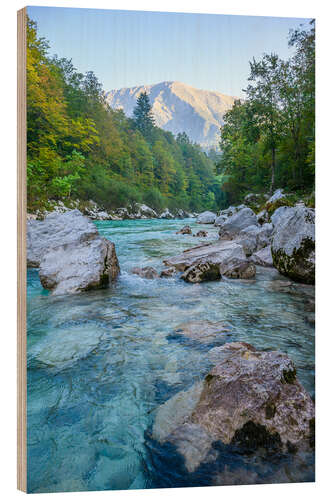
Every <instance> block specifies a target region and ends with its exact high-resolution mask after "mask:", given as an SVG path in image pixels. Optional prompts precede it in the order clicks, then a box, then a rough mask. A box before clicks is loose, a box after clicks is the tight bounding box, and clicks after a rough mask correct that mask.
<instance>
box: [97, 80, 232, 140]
mask: <svg viewBox="0 0 333 500" xmlns="http://www.w3.org/2000/svg"><path fill="white" fill-rule="evenodd" d="M144 91H146V92H147V94H148V95H149V97H150V102H151V104H152V109H153V114H154V117H155V120H156V125H158V126H159V127H161V128H163V129H164V130H169V131H170V132H172V133H173V134H175V135H177V134H178V132H186V133H187V135H188V136H189V138H190V139H191V140H192V141H194V142H196V143H198V144H200V145H201V146H202V147H203V148H205V149H208V148H210V147H216V146H217V145H218V142H219V138H220V127H221V125H222V124H223V115H224V113H225V112H226V111H228V110H229V109H230V108H231V107H232V105H233V103H234V101H235V99H237V98H236V97H231V96H228V95H224V94H221V93H220V92H213V91H209V90H200V89H196V88H194V87H191V86H190V85H186V84H185V83H181V82H161V83H157V84H155V85H142V86H139V87H131V88H122V89H119V90H110V91H109V92H106V100H107V102H108V103H109V104H110V106H111V107H112V108H114V109H123V110H124V113H125V114H126V115H127V116H132V114H133V109H134V106H135V104H136V100H137V98H138V96H139V95H140V94H141V92H144Z"/></svg>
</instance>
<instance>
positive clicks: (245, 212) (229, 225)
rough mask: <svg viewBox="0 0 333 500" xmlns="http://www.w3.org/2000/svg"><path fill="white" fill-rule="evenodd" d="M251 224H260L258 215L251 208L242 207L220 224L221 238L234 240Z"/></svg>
mask: <svg viewBox="0 0 333 500" xmlns="http://www.w3.org/2000/svg"><path fill="white" fill-rule="evenodd" d="M249 226H259V223H258V221H257V217H256V215H255V213H254V212H253V210H251V208H246V207H245V208H242V209H241V210H239V211H238V212H236V213H235V214H234V215H232V216H231V217H228V219H227V220H226V221H225V222H224V223H223V224H222V225H221V226H220V230H219V237H220V239H225V240H233V239H235V238H237V237H238V236H239V233H240V232H241V231H242V229H245V228H246V227H249Z"/></svg>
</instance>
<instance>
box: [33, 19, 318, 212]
mask: <svg viewBox="0 0 333 500" xmlns="http://www.w3.org/2000/svg"><path fill="white" fill-rule="evenodd" d="M288 43H289V45H290V47H292V48H293V49H294V50H293V55H292V57H291V58H290V59H289V60H287V61H283V60H280V59H279V57H278V56H277V55H276V54H265V55H264V56H263V57H262V59H261V60H259V61H256V60H253V61H252V62H250V75H249V79H248V80H249V84H248V87H247V88H246V99H244V100H238V101H236V102H235V104H234V106H233V108H232V109H231V110H230V111H229V112H227V114H226V115H225V124H224V126H223V127H222V128H221V141H220V149H221V151H220V152H216V151H213V150H212V151H210V152H209V153H207V152H204V151H202V150H201V148H200V146H199V145H197V144H194V143H192V142H191V141H190V139H189V138H188V136H187V135H186V133H182V134H178V135H177V137H175V136H174V135H173V134H172V133H171V132H167V131H164V130H162V129H161V128H159V127H157V126H156V125H155V123H154V118H153V115H152V112H151V105H150V102H149V97H148V96H147V94H145V93H143V94H141V95H140V97H139V98H138V101H137V105H136V108H135V110H134V113H133V116H132V117H131V118H128V117H126V116H125V114H124V113H123V111H122V110H113V109H111V108H110V107H109V106H108V105H107V103H106V101H105V97H104V91H103V87H102V85H101V83H100V82H99V81H98V79H97V78H96V76H95V75H94V73H93V72H91V71H88V72H87V73H85V74H82V73H80V72H78V71H77V70H76V68H75V67H74V65H73V62H72V61H71V60H68V59H64V58H59V57H58V56H56V55H53V56H51V55H50V52H49V51H50V46H49V43H48V41H47V40H46V39H44V38H42V37H39V36H38V32H37V25H36V23H35V22H34V21H33V20H31V19H29V18H28V19H27V203H28V210H29V211H36V210H37V209H47V207H48V204H49V200H51V199H52V200H63V201H65V202H66V201H69V200H74V199H79V200H81V201H82V202H84V201H88V200H94V201H95V202H97V203H98V204H99V205H100V206H102V207H105V208H106V209H114V208H118V207H121V206H129V205H131V204H133V203H135V202H143V203H146V204H147V205H148V206H150V207H152V208H154V209H155V210H163V209H164V208H165V207H168V208H169V209H170V210H173V209H176V208H177V209H180V208H181V209H185V210H191V211H202V210H215V211H216V210H218V209H219V208H224V207H225V206H226V205H227V204H230V203H236V202H239V201H241V200H242V198H243V197H244V195H245V194H247V193H249V192H256V193H267V192H272V191H273V190H274V189H275V188H278V187H279V188H285V189H287V190H288V191H290V192H295V193H298V194H303V193H311V192H312V191H313V189H314V177H315V165H314V164H315V125H314V123H315V118H314V108H315V104H314V101H315V62H314V57H315V30H314V23H313V22H311V24H310V27H308V28H307V29H303V27H300V28H299V29H298V30H294V31H293V32H291V33H290V37H289V40H288Z"/></svg>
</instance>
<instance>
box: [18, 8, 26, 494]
mask: <svg viewBox="0 0 333 500" xmlns="http://www.w3.org/2000/svg"><path fill="white" fill-rule="evenodd" d="M26 15H27V13H26V8H23V9H21V10H19V11H18V12H17V488H18V489H19V490H21V491H24V492H26V491H27V331H26V330H27V329H26V219H27V190H26V172H27V104H26V55H27V39H26V34H27V26H26Z"/></svg>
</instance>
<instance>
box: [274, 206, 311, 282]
mask: <svg viewBox="0 0 333 500" xmlns="http://www.w3.org/2000/svg"><path fill="white" fill-rule="evenodd" d="M272 257H273V264H274V266H275V267H276V268H277V270H278V271H279V272H280V273H281V274H284V275H285V276H288V277H289V278H292V279H294V280H296V281H300V282H302V283H308V284H314V282H315V214H314V210H312V209H311V208H306V207H304V206H297V207H292V208H290V209H289V210H288V211H286V212H285V215H284V216H283V217H281V218H280V219H278V221H277V222H276V224H275V228H274V233H273V238H272Z"/></svg>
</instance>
